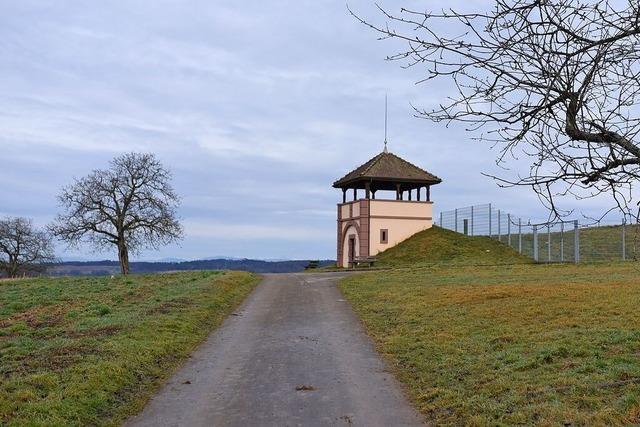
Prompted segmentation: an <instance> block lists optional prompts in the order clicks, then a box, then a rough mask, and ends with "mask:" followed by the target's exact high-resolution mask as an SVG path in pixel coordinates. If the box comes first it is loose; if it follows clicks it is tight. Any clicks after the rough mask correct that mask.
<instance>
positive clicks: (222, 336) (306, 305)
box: [125, 273, 422, 427]
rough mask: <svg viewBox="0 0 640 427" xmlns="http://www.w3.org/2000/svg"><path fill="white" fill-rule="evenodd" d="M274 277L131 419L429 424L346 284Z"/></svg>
mask: <svg viewBox="0 0 640 427" xmlns="http://www.w3.org/2000/svg"><path fill="white" fill-rule="evenodd" d="M343 276H344V273H317V274H274V275H266V276H265V279H264V280H263V281H262V283H260V285H258V287H257V289H256V290H255V291H254V292H253V293H252V294H251V295H250V296H249V298H247V300H246V301H245V302H244V304H243V305H242V306H241V307H240V308H239V309H238V311H237V312H236V313H235V314H234V315H232V316H230V317H229V319H227V321H225V323H224V324H223V325H222V327H221V328H219V329H218V330H217V331H216V332H214V333H213V334H212V335H211V336H210V337H209V338H208V339H207V341H205V342H204V343H203V344H202V346H200V347H199V348H198V350H196V352H195V353H194V354H193V355H192V357H191V358H190V359H189V360H188V362H187V363H186V364H185V365H184V366H183V367H182V368H180V369H179V370H178V372H177V373H176V374H175V375H174V376H173V377H172V378H170V379H169V381H167V383H166V384H165V385H164V386H163V387H162V389H161V390H160V391H159V392H158V394H157V395H156V396H155V397H154V398H153V399H151V401H150V402H149V403H148V404H147V406H146V408H145V409H144V411H143V412H142V413H141V414H140V415H138V416H137V417H134V418H132V419H130V420H129V421H128V422H127V423H126V424H125V425H128V426H326V425H354V426H394V427H395V426H419V425H422V421H421V418H420V417H419V416H418V415H417V414H416V412H415V411H414V410H413V409H412V408H411V406H410V405H409V403H408V402H407V401H406V399H405V397H404V396H403V394H402V392H401V390H400V387H399V385H398V383H397V382H396V381H395V379H394V378H393V377H392V376H391V375H390V374H389V373H387V372H386V370H385V366H384V364H383V363H382V361H381V359H380V357H379V355H378V354H377V353H376V352H375V350H374V348H373V345H372V343H371V341H370V340H369V338H368V337H367V336H366V335H365V334H364V332H363V331H362V327H361V326H360V323H359V321H358V319H357V318H356V316H355V315H354V314H353V312H352V310H351V308H350V306H349V305H348V303H347V302H345V301H344V300H343V299H342V295H341V294H340V291H339V290H338V289H337V288H336V282H337V280H338V279H339V278H340V277H343Z"/></svg>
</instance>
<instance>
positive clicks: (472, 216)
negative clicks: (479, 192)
mask: <svg viewBox="0 0 640 427" xmlns="http://www.w3.org/2000/svg"><path fill="white" fill-rule="evenodd" d="M471 235H472V236H473V206H471Z"/></svg>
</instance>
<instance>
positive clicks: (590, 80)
mask: <svg viewBox="0 0 640 427" xmlns="http://www.w3.org/2000/svg"><path fill="white" fill-rule="evenodd" d="M493 4H494V6H493V7H492V8H491V10H486V11H475V12H459V11H455V10H442V11H439V12H435V13H432V12H428V11H418V10H409V9H404V8H403V9H401V10H400V12H399V13H397V14H392V13H389V12H388V11H386V10H384V9H382V8H380V10H381V12H382V13H383V15H384V17H385V20H386V25H376V24H373V23H371V22H369V21H365V20H364V19H362V18H360V17H358V16H357V15H355V14H354V16H355V17H356V18H357V19H358V20H359V21H360V22H362V23H363V24H365V25H367V26H369V27H371V28H373V29H375V30H376V31H377V32H379V33H380V34H381V35H382V36H381V38H382V39H385V38H391V39H399V40H402V41H404V42H405V43H406V46H407V48H406V49H403V50H402V51H401V52H399V53H398V54H396V55H393V56H390V57H388V59H390V60H400V61H405V66H407V67H416V66H417V67H423V68H424V69H425V72H426V74H425V75H424V78H423V79H422V80H420V81H419V82H418V83H424V82H431V81H434V80H439V79H440V80H441V79H444V80H446V81H448V82H449V83H451V95H450V96H449V97H447V98H446V99H445V100H443V103H441V104H440V105H438V106H437V107H435V108H434V107H432V108H425V107H414V108H415V109H416V114H417V115H418V116H419V117H422V118H427V119H430V120H433V121H436V122H441V121H444V122H447V123H449V122H452V121H453V122H461V123H464V124H465V125H466V128H467V130H470V131H472V132H475V133H476V137H477V138H478V139H482V140H488V141H492V142H494V143H496V144H498V145H500V147H501V152H500V155H499V156H498V160H497V162H498V164H499V165H501V166H502V167H505V168H506V167H508V165H507V164H505V162H507V161H511V160H517V159H518V158H520V157H523V156H525V157H526V156H529V157H530V158H531V160H530V162H529V164H530V170H529V172H528V173H526V174H522V175H517V176H514V177H513V178H508V179H505V178H496V179H498V180H499V183H500V185H526V186H531V187H532V188H533V189H534V190H535V191H536V192H537V193H538V195H539V196H540V198H541V200H542V201H543V203H545V205H547V206H548V207H549V208H550V209H551V210H552V212H553V213H554V214H556V215H559V214H562V213H564V214H566V213H567V212H566V211H564V212H561V210H559V209H557V208H556V204H555V203H554V199H556V198H557V197H562V196H566V195H570V196H575V197H577V198H586V197H595V196H598V195H600V194H608V195H610V196H613V200H615V203H614V206H613V207H612V208H620V209H621V210H622V211H623V212H624V213H625V214H627V215H631V216H632V217H635V218H636V219H637V214H634V213H633V212H632V211H631V210H630V208H629V202H630V201H631V199H632V198H633V192H634V191H633V190H634V186H635V185H636V183H637V179H638V177H639V175H640V146H639V144H640V140H639V139H638V131H639V130H640V111H639V108H638V107H637V104H638V97H639V95H640V4H639V3H638V1H637V0H620V1H608V0H599V1H582V0H496V1H495V2H494V3H493Z"/></svg>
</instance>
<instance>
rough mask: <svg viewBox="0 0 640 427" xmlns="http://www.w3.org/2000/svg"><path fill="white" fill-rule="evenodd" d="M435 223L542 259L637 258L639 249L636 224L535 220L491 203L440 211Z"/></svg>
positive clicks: (545, 260)
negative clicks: (488, 238)
mask: <svg viewBox="0 0 640 427" xmlns="http://www.w3.org/2000/svg"><path fill="white" fill-rule="evenodd" d="M438 225H440V226H441V227H443V228H447V229H449V230H453V231H457V232H459V233H463V234H466V235H469V236H488V237H490V238H492V239H496V240H498V241H499V242H501V243H503V244H506V245H509V246H511V247H512V248H514V249H515V250H516V251H518V252H519V253H521V254H523V255H526V256H529V257H531V258H533V259H535V260H536V261H538V262H543V263H551V262H576V263H577V262H581V261H583V262H598V261H624V260H632V259H636V258H637V254H638V252H639V251H640V225H638V224H634V225H625V224H624V223H623V222H619V223H611V224H606V225H603V224H596V225H587V226H585V225H583V226H580V225H579V223H578V221H577V220H573V221H556V222H544V223H538V224H536V223H532V222H531V221H530V220H526V221H525V220H523V219H522V218H519V217H516V216H514V215H512V214H510V213H508V212H505V211H503V210H501V209H498V208H496V207H495V206H494V205H493V204H491V203H488V204H484V205H475V206H468V207H464V208H458V209H455V210H453V211H447V212H442V213H440V221H439V223H438Z"/></svg>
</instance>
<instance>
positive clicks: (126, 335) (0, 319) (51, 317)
mask: <svg viewBox="0 0 640 427" xmlns="http://www.w3.org/2000/svg"><path fill="white" fill-rule="evenodd" d="M257 281H258V279H257V276H254V275H251V274H248V273H239V272H215V271H200V272H188V273H171V274H159V275H149V276H136V275H134V276H129V277H122V276H118V277H116V278H114V279H110V278H105V277H101V278H58V279H53V278H52V279H27V280H17V281H5V282H0V425H7V426H24V425H29V426H73V425H119V424H120V423H121V421H122V420H124V419H125V418H126V417H127V416H129V415H131V414H133V413H136V412H137V411H138V410H140V409H141V408H142V407H143V405H144V403H145V402H146V400H147V399H148V398H149V396H150V395H151V394H152V393H153V391H155V390H156V389H157V388H158V387H159V385H160V384H161V383H162V382H163V380H164V379H166V378H167V377H168V376H169V375H170V374H171V372H172V371H173V370H174V369H175V368H176V367H177V366H178V365H179V364H180V363H181V362H182V361H183V360H184V359H185V358H186V357H187V356H188V355H189V354H190V353H191V351H192V350H193V349H194V348H195V347H196V346H197V345H198V344H199V343H200V342H201V341H202V340H203V339H204V338H205V337H206V336H207V335H208V334H209V332H210V331H211V330H212V329H214V328H215V327H216V326H218V325H219V324H220V323H221V322H222V320H223V319H224V318H225V317H226V316H227V315H228V314H229V313H230V312H231V311H232V310H233V309H234V308H235V307H236V306H237V305H238V304H239V303H240V302H241V301H242V300H243V299H244V298H245V297H246V296H247V295H248V293H249V292H250V291H251V290H252V289H253V288H254V286H255V284H256V283H257Z"/></svg>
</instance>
